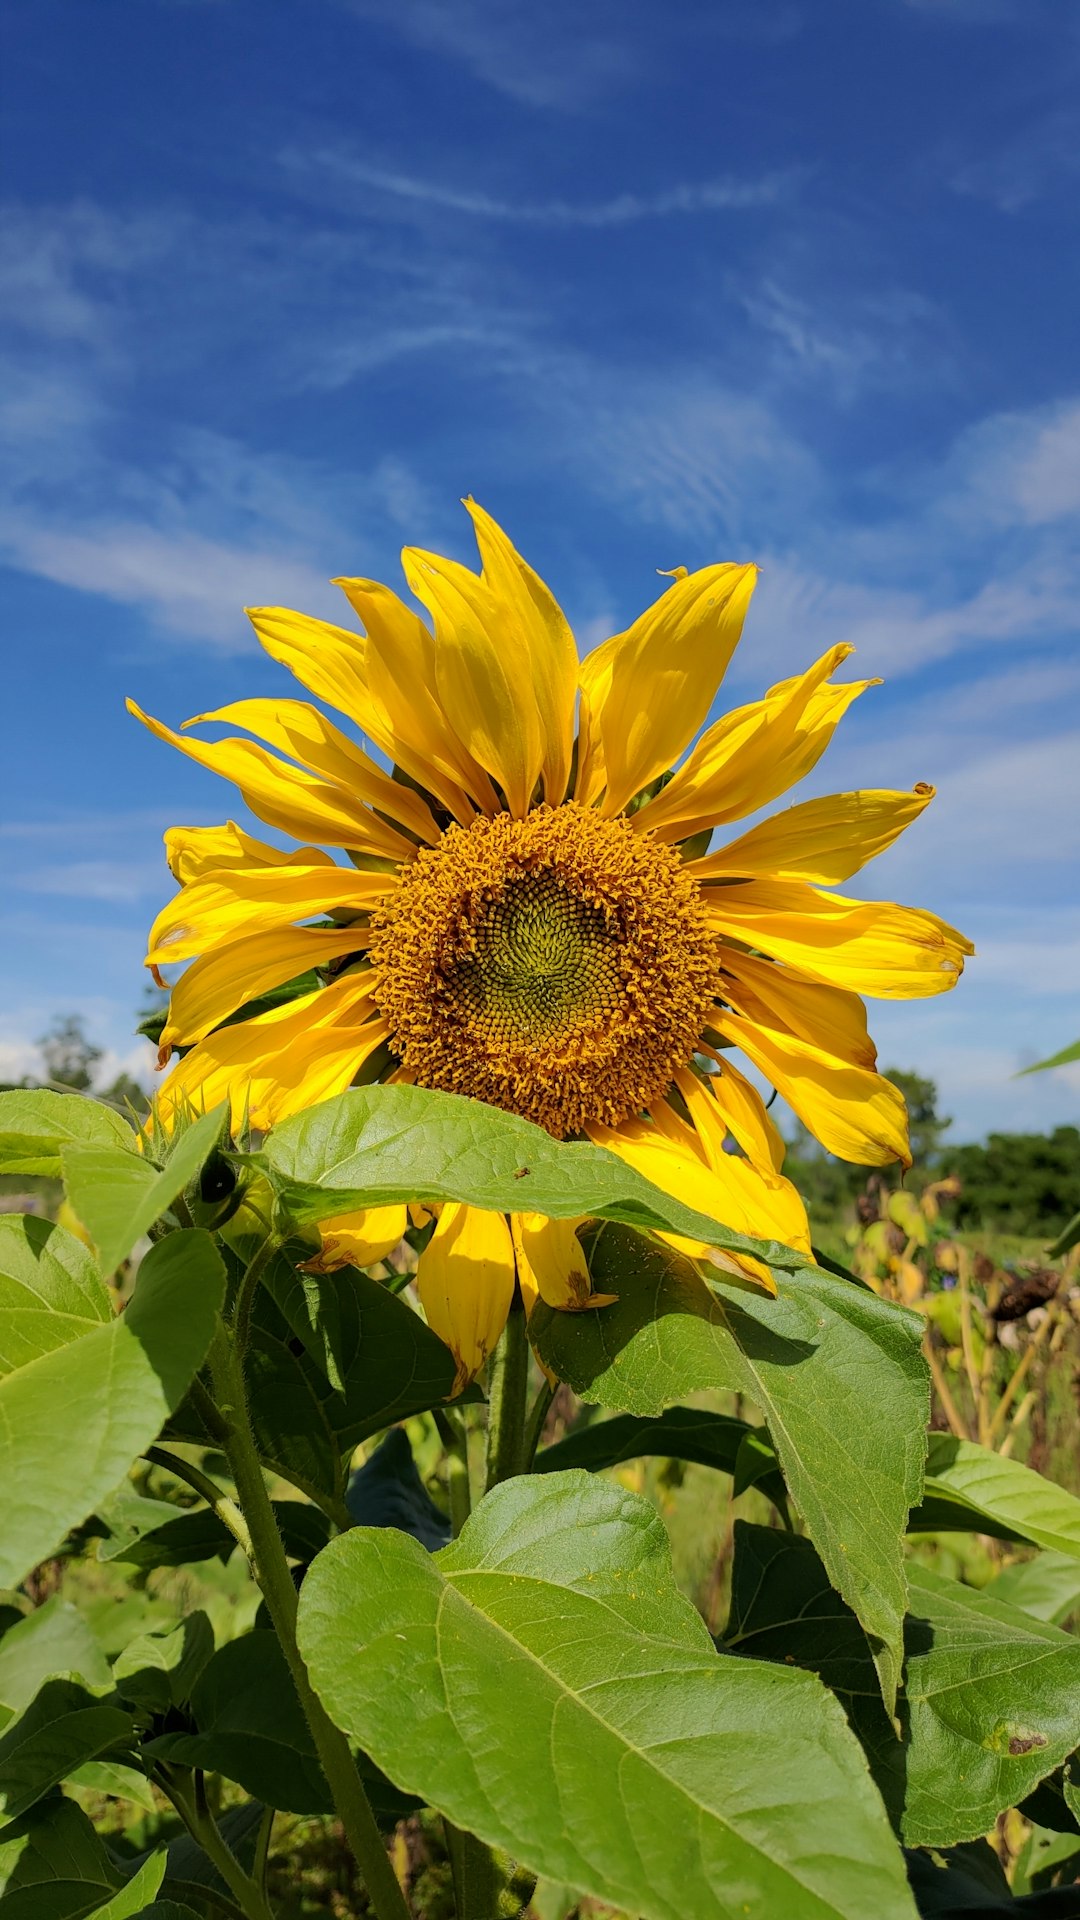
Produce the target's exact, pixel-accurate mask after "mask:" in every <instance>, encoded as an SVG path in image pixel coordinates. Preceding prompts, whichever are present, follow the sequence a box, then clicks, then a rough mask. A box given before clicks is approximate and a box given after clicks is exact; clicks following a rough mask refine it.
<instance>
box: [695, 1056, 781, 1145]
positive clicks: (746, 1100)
mask: <svg viewBox="0 0 1080 1920" xmlns="http://www.w3.org/2000/svg"><path fill="white" fill-rule="evenodd" d="M714 1057H715V1058H716V1061H717V1071H716V1072H715V1073H711V1074H710V1075H709V1076H708V1078H707V1079H706V1080H700V1079H699V1078H698V1076H697V1074H696V1073H692V1072H691V1071H690V1068H689V1067H682V1068H680V1070H679V1072H678V1073H677V1074H676V1075H675V1085H676V1086H677V1087H678V1089H679V1092H680V1093H681V1094H682V1097H683V1099H684V1100H685V1101H686V1106H687V1110H688V1112H689V1114H690V1118H691V1120H692V1121H693V1123H694V1126H695V1128H696V1130H697V1132H698V1134H699V1135H700V1136H701V1139H702V1141H703V1143H704V1146H705V1150H706V1153H707V1156H708V1160H709V1164H710V1166H712V1167H714V1168H715V1167H716V1166H717V1164H718V1157H719V1155H720V1154H722V1153H724V1152H726V1147H725V1137H726V1136H727V1135H729V1134H730V1136H731V1138H732V1139H733V1140H736V1141H737V1142H738V1144H739V1146H740V1147H741V1148H742V1150H743V1152H744V1153H745V1154H746V1155H747V1156H748V1157H749V1159H751V1160H752V1161H753V1162H754V1165H755V1166H757V1167H760V1168H761V1169H762V1170H765V1169H767V1168H770V1167H771V1168H772V1169H773V1171H774V1172H776V1173H779V1171H780V1169H781V1167H782V1166H783V1164H784V1153H785V1147H784V1138H783V1135H782V1134H781V1132H780V1129H779V1127H777V1125H776V1124H775V1122H774V1121H773V1120H772V1119H771V1118H770V1116H769V1114H768V1112H767V1111H766V1107H765V1102H764V1100H763V1099H762V1098H761V1095H760V1093H759V1092H758V1090H757V1088H756V1087H752V1086H751V1084H750V1082H749V1080H747V1079H746V1078H745V1077H744V1075H743V1074H741V1073H740V1072H739V1070H738V1068H737V1067H736V1066H734V1065H733V1063H732V1062H731V1060H729V1059H728V1057H727V1055H726V1054H717V1055H715V1056H714Z"/></svg>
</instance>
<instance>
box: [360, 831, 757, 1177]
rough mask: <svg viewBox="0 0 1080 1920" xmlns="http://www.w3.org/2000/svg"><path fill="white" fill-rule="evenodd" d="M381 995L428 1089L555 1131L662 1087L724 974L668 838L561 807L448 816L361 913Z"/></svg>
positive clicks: (693, 888)
mask: <svg viewBox="0 0 1080 1920" xmlns="http://www.w3.org/2000/svg"><path fill="white" fill-rule="evenodd" d="M370 958H371V963H372V967H373V969H374V972H375V977H376V986H375V990H374V998H375V1000H376V1002H377V1004H378V1006H379V1009H380V1011H381V1012H382V1014H383V1015H384V1016H385V1018H386V1020H387V1023H388V1025H389V1027H390V1033H391V1045H392V1046H393V1048H394V1051H395V1052H396V1053H397V1055H398V1057H399V1058H400V1060H401V1062H402V1065H403V1067H404V1068H405V1069H406V1070H407V1071H408V1072H409V1073H410V1074H411V1075H412V1076H413V1077H414V1078H415V1079H416V1081H417V1082H418V1083H419V1084H420V1085H421V1086H427V1087H439V1088H442V1089H443V1090H445V1091H448V1092H452V1093H464V1094H470V1095H472V1096H473V1097H474V1098H475V1099H478V1100H484V1101H486V1102H487V1103H488V1104H489V1105H490V1106H496V1107H502V1108H504V1109H506V1110H507V1111H509V1112H512V1113H518V1114H522V1115H523V1116H524V1117H525V1118H526V1119H529V1120H534V1121H536V1122H538V1123H539V1125H541V1126H543V1127H546V1129H547V1131H548V1132H549V1133H552V1134H554V1135H555V1136H556V1137H557V1138H560V1139H561V1138H563V1137H565V1136H566V1135H567V1134H574V1133H580V1132H581V1131H582V1130H583V1129H584V1127H585V1126H586V1125H587V1124H588V1123H589V1122H592V1121H602V1122H604V1123H605V1124H606V1125H608V1126H617V1125H618V1123H619V1122H620V1121H621V1120H623V1119H625V1118H626V1117H627V1116H628V1115H630V1114H635V1113H640V1112H642V1111H643V1110H644V1109H645V1108H646V1107H647V1106H648V1103H649V1101H650V1100H654V1099H656V1097H657V1096H658V1095H659V1094H662V1093H664V1092H665V1091H666V1090H667V1088H668V1086H669V1085H670V1084H671V1080H672V1077H673V1075H674V1073H675V1071H676V1069H677V1068H678V1067H680V1066H684V1065H685V1064H686V1062H687V1061H688V1060H689V1059H690V1056H691V1054H692V1053H693V1050H694V1046H695V1044H696V1042H697V1040H698V1037H699V1035H700V1033H701V1030H702V1027H703V1026H705V1025H706V1024H707V1023H708V1018H709V1015H710V1010H711V1009H712V1006H713V1003H714V1000H715V998H716V995H717V992H718V989H719V984H720V975H719V946H718V941H717V939H716V936H715V935H714V934H712V933H711V932H710V930H709V928H708V926H707V924H706V919H705V908H704V903H703V901H702V897H701V894H700V890H699V888H698V886H697V884H696V882H695V881H694V880H693V879H692V878H691V877H690V876H689V875H688V874H687V872H686V869H685V867H684V865H683V863H682V861H681V860H680V858H679V855H678V853H677V852H675V851H674V850H673V849H672V848H671V847H668V846H666V845H664V844H663V843H661V842H660V841H657V840H654V839H653V838H652V836H651V835H649V834H640V833H634V832H633V830H632V829H631V827H630V826H629V824H628V823H627V822H626V821H625V820H622V819H615V820H605V819H603V818H601V817H600V815H599V814H597V813H595V812H592V811H590V810H587V809H584V808H581V807H577V806H574V805H572V804H569V805H566V806H561V807H556V808H552V807H547V806H543V807H537V808H535V809H534V810H533V811H532V812H531V813H529V814H527V815H526V817H525V818H524V819H519V820H515V819H512V818H511V817H510V815H509V814H506V813H500V814H496V815H495V817H494V818H492V819H487V818H480V819H477V820H476V821H475V822H474V823H473V824H472V825H471V826H469V827H459V826H451V827H450V828H448V830H447V832H446V833H445V834H444V835H443V837H442V839H441V840H440V841H439V843H438V845H437V846H435V847H432V848H425V849H423V850H422V851H421V852H420V853H419V854H418V855H417V858H416V860H415V861H414V862H413V863H412V864H411V866H409V867H408V868H406V869H405V871H404V872H403V873H402V876H401V882H400V885H399V887H398V888H397V889H396V890H395V892H394V894H393V895H392V896H391V898H390V899H389V901H388V902H387V904H386V905H385V906H384V907H381V908H380V909H379V910H378V911H377V912H376V913H375V914H373V916H372V943H371V947H370Z"/></svg>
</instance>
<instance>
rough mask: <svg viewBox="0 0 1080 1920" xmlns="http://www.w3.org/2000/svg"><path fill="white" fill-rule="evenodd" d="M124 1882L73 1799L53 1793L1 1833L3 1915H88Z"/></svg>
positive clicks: (13, 1918) (28, 1919) (50, 1918)
mask: <svg viewBox="0 0 1080 1920" xmlns="http://www.w3.org/2000/svg"><path fill="white" fill-rule="evenodd" d="M120 1885H121V1874H120V1872H119V1870H118V1868H117V1867H116V1866H115V1865H114V1863H113V1862H112V1860H110V1858H109V1855H108V1854H107V1852H106V1851H105V1846H104V1844H103V1842H102V1840H101V1839H100V1838H99V1836H98V1834H96V1833H95V1831H94V1829H93V1827H92V1826H91V1824H90V1821H89V1820H88V1818H87V1816H86V1814H85V1813H84V1812H83V1810H82V1808H81V1807H79V1806H76V1804H75V1802H74V1800H65V1799H62V1798H61V1797H60V1796H59V1795H58V1794H53V1795H51V1796H50V1798H49V1799H47V1800H43V1801H41V1802H39V1804H38V1805H37V1806H36V1807H33V1808H32V1809H31V1810H30V1812H29V1813H26V1814H24V1815H23V1817H22V1818H21V1819H20V1820H17V1821H15V1822H14V1823H13V1824H12V1825H11V1826H8V1827H5V1828H4V1830H3V1832H2V1833H0V1895H2V1896H3V1914H4V1920H84V1916H85V1915H87V1914H90V1913H93V1911H94V1908H95V1907H98V1906H100V1905H101V1902H102V1901H103V1900H107V1899H109V1897H110V1896H111V1895H112V1894H113V1893H115V1892H116V1890H117V1888H118V1887H119V1886H120Z"/></svg>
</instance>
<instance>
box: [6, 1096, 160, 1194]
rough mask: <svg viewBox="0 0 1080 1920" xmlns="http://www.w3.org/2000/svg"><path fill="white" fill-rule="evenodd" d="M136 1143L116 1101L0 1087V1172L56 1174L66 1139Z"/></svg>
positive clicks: (124, 1144)
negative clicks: (5, 1090)
mask: <svg viewBox="0 0 1080 1920" xmlns="http://www.w3.org/2000/svg"><path fill="white" fill-rule="evenodd" d="M74 1140H78V1141H82V1142H84V1143H87V1144H93V1145H95V1146H101V1147H125V1148H126V1149H127V1150H128V1152H129V1153H132V1152H134V1149H135V1135H134V1133H133V1132H132V1130H131V1127H130V1126H129V1124H128V1122H127V1121H126V1120H125V1119H124V1117H123V1115H122V1114H120V1113H117V1111H116V1109H115V1107H106V1106H103V1105H102V1103H101V1101H100V1100H90V1099H88V1097H87V1096H86V1094H82V1093H50V1092H49V1091H48V1090H47V1089H46V1088H44V1087H41V1088H22V1087H17V1088H14V1089H13V1090H12V1091H11V1092H10V1093H0V1173H33V1174H45V1175H47V1176H49V1177H50V1178H51V1179H55V1180H58V1179H59V1178H60V1174H61V1165H60V1152H61V1148H62V1147H63V1146H64V1145H65V1144H66V1143H67V1142H69V1141H74Z"/></svg>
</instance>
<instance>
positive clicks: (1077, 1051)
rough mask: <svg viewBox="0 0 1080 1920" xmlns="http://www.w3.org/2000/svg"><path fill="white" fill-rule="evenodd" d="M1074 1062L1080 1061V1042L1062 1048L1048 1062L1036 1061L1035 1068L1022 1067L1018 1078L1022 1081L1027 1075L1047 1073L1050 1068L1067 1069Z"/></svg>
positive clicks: (1075, 1041)
mask: <svg viewBox="0 0 1080 1920" xmlns="http://www.w3.org/2000/svg"><path fill="white" fill-rule="evenodd" d="M1074 1060H1080V1040H1074V1041H1073V1043H1072V1045H1071V1046H1070V1047H1062V1049H1061V1052H1060V1053H1052V1054H1051V1055H1050V1057H1049V1059H1048V1060H1036V1062H1035V1065H1034V1066H1033V1067H1022V1068H1021V1070H1020V1072H1019V1073H1018V1074H1017V1075H1016V1078H1017V1079H1018V1080H1022V1079H1023V1077H1024V1075H1025V1073H1045V1072H1046V1070H1047V1068H1048V1067H1067V1066H1070V1065H1071V1063H1072V1062H1073V1061H1074Z"/></svg>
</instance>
